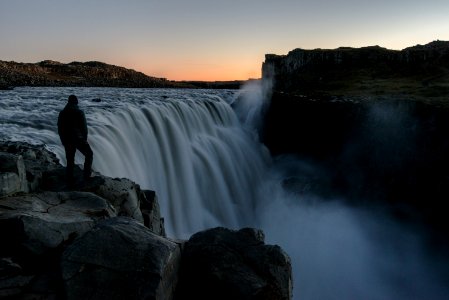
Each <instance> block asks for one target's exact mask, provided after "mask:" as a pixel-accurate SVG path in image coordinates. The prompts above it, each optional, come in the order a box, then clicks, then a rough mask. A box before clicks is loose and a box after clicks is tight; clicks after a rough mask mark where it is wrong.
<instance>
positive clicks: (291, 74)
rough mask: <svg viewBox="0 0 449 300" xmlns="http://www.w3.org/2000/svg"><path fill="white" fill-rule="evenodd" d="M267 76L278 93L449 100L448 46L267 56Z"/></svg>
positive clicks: (441, 43) (440, 43)
mask: <svg viewBox="0 0 449 300" xmlns="http://www.w3.org/2000/svg"><path fill="white" fill-rule="evenodd" d="M262 77H263V78H264V79H272V80H273V89H274V91H282V92H289V93H296V94H303V95H317V94H318V95H331V96H342V95H344V96H346V97H347V96H363V97H366V96H367V95H402V96H406V97H408V98H419V99H424V98H428V97H431V98H434V100H438V99H440V100H443V101H444V100H445V97H447V96H448V95H449V42H447V41H434V42H431V43H428V44H426V45H417V46H414V47H408V48H405V49H403V50H401V51H397V50H389V49H386V48H382V47H379V46H371V47H362V48H349V47H340V48H337V49H332V50H330V49H315V50H304V49H295V50H292V51H290V52H289V53H288V54H287V55H274V54H267V55H266V56H265V62H264V63H263V65H262Z"/></svg>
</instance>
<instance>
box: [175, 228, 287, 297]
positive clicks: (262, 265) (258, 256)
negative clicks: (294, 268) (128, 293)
mask: <svg viewBox="0 0 449 300" xmlns="http://www.w3.org/2000/svg"><path fill="white" fill-rule="evenodd" d="M264 239H265V236H264V234H263V232H262V231H260V230H255V229H252V228H244V229H241V230H239V231H234V230H229V229H226V228H220V227H217V228H214V229H210V230H206V231H203V232H199V233H196V234H194V235H193V236H192V237H191V238H190V239H189V241H188V242H187V243H186V244H185V246H184V254H183V262H182V266H181V268H182V271H181V278H180V288H179V293H180V294H181V296H180V297H179V299H199V300H206V299H216V300H221V299H223V300H225V299H260V300H262V299H266V300H270V299H279V300H281V299H291V297H292V279H291V277H290V275H288V274H290V273H291V265H290V258H289V257H288V256H287V254H286V253H285V252H284V251H282V249H281V248H280V247H279V246H271V245H265V243H264Z"/></svg>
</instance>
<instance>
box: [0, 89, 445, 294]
mask: <svg viewBox="0 0 449 300" xmlns="http://www.w3.org/2000/svg"><path fill="white" fill-rule="evenodd" d="M253 92H255V93H259V95H257V94H256V96H254V95H255V94H254V93H249V95H252V96H251V97H252V98H250V99H249V100H248V98H246V99H247V100H246V103H245V105H240V106H238V109H237V110H236V111H237V113H238V114H239V115H238V117H237V115H236V114H235V113H234V111H233V110H232V109H231V107H230V105H229V103H233V102H234V101H235V100H236V93H235V92H232V91H211V90H166V89H163V90H159V89H148V90H145V89H140V90H136V89H101V88H73V89H72V88H18V89H16V90H14V91H2V92H0V128H1V131H0V139H2V138H3V139H12V140H26V141H29V142H34V143H45V144H46V145H47V147H48V148H49V149H51V150H52V151H54V152H55V153H56V154H57V156H58V157H59V158H60V159H61V161H62V162H64V155H63V149H62V147H61V145H60V143H59V138H58V137H57V135H56V119H57V113H58V111H59V110H60V109H62V107H63V106H64V104H65V101H66V99H67V96H68V95H69V94H71V93H74V94H76V95H77V96H78V97H79V99H80V106H81V107H82V108H83V109H84V110H85V111H86V115H87V118H88V124H89V142H90V144H91V146H92V148H93V150H94V165H93V168H94V169H95V170H97V171H100V172H101V173H103V174H105V175H108V176H113V177H128V178H131V179H132V180H134V181H136V182H138V183H139V184H140V185H141V186H142V187H143V188H148V189H153V190H155V191H156V192H157V194H158V197H159V201H160V204H161V211H162V215H163V216H164V217H165V221H166V227H167V232H168V234H169V235H171V236H176V237H182V238H185V237H188V236H189V235H190V234H192V233H193V232H196V231H198V230H201V229H205V228H208V227H212V226H218V225H221V226H227V227H231V228H240V227H243V226H255V227H261V228H262V229H263V230H264V231H265V233H266V236H267V242H270V243H277V244H280V245H281V246H282V247H283V248H284V249H285V250H286V251H287V253H289V255H290V256H291V258H292V264H293V271H294V286H295V290H294V295H295V299H299V298H301V299H447V296H448V294H447V292H448V289H447V288H446V286H445V285H444V281H443V280H441V279H440V276H442V275H441V274H443V273H441V274H440V273H439V270H438V268H437V266H436V261H435V259H434V260H432V259H431V257H429V256H428V255H427V253H426V252H425V248H424V246H425V242H424V240H423V236H422V235H421V234H420V233H418V232H415V231H413V230H411V229H407V228H402V227H400V226H399V225H398V224H395V223H394V222H393V221H391V220H388V219H386V217H385V216H380V217H379V216H377V215H374V214H372V213H368V212H366V211H362V210H355V209H350V208H347V207H345V206H344V205H342V204H340V203H341V202H339V201H338V200H336V201H333V202H330V203H329V202H322V201H320V199H319V198H317V197H316V196H314V195H305V196H303V197H298V196H293V195H290V194H288V193H286V192H285V191H284V190H283V189H282V187H281V184H280V182H281V181H282V178H283V176H284V174H283V167H282V166H283V165H282V164H279V163H277V162H272V161H271V159H270V157H269V156H268V154H267V151H266V149H264V147H263V146H262V145H260V144H259V143H258V142H257V141H255V140H254V136H255V135H254V134H253V133H254V131H253V130H254V129H255V128H254V127H255V126H254V120H257V112H258V111H260V109H259V108H258V107H257V105H260V102H258V101H257V99H259V98H260V95H261V93H260V92H258V91H257V89H256V90H253ZM93 98H101V99H102V100H103V101H102V102H99V103H96V102H92V101H91V99H93ZM247 103H250V104H249V105H247ZM239 119H240V120H241V121H243V122H244V123H245V126H244V127H242V125H241V122H239ZM77 159H78V162H79V163H80V162H82V158H81V157H78V158H77ZM287 163H288V164H289V165H294V164H296V163H298V161H295V160H293V161H291V162H290V161H288V162H287ZM309 169H310V170H313V166H311V167H310V168H309Z"/></svg>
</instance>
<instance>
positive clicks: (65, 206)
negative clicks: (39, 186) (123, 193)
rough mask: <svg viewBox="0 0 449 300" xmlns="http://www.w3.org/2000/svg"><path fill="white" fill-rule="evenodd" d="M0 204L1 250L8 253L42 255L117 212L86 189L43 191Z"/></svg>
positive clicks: (9, 199)
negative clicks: (84, 190) (78, 190)
mask: <svg viewBox="0 0 449 300" xmlns="http://www.w3.org/2000/svg"><path fill="white" fill-rule="evenodd" d="M0 204H1V205H0V233H1V236H2V251H1V252H3V253H5V252H6V254H8V255H11V254H14V253H15V252H16V251H18V250H20V251H22V250H24V249H25V250H26V251H27V252H29V253H31V254H32V255H42V254H44V253H45V252H47V251H49V250H51V249H55V248H57V247H59V246H60V245H62V244H63V243H64V242H66V241H68V240H69V239H73V238H74V237H76V236H80V235H83V234H84V233H85V232H87V231H89V230H90V229H91V228H93V227H94V225H95V222H96V221H98V220H100V219H104V218H109V217H112V216H115V210H114V208H113V207H112V206H111V205H110V204H109V203H108V202H107V201H106V200H105V199H103V198H100V197H98V196H96V195H94V194H92V193H86V192H61V193H56V192H43V193H40V194H35V195H24V196H19V197H9V198H5V199H2V201H1V202H0Z"/></svg>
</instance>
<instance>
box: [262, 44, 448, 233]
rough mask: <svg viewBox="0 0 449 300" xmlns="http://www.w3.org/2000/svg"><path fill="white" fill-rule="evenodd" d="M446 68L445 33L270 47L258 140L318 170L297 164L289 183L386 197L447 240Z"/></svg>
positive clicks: (359, 200)
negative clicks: (280, 52) (356, 43)
mask: <svg viewBox="0 0 449 300" xmlns="http://www.w3.org/2000/svg"><path fill="white" fill-rule="evenodd" d="M448 70H449V42H442V41H436V42H432V43H430V44H427V45H424V46H415V47H410V48H406V49H404V50H402V51H393V50H387V49H384V48H380V47H365V48H360V49H352V48H339V49H335V50H321V49H317V50H301V49H296V50H293V51H291V52H290V53H289V54H288V55H286V56H277V55H267V57H266V61H265V63H264V65H263V75H264V79H265V80H269V79H273V80H274V87H273V93H272V95H271V99H270V101H269V104H268V105H267V108H266V114H265V116H264V122H263V123H264V128H263V130H262V133H261V137H262V140H263V142H264V143H265V145H267V146H268V148H269V149H270V151H271V153H272V154H274V155H283V154H293V155H296V156H299V157H300V158H301V159H302V160H304V161H306V162H311V163H312V165H314V166H316V167H317V169H319V170H320V174H321V175H320V176H317V175H316V174H315V175H311V176H310V175H308V174H302V173H301V174H296V175H295V174H294V175H292V176H291V177H290V178H288V179H287V180H286V181H285V186H286V187H288V188H290V189H291V190H292V191H294V192H299V193H303V192H304V191H305V189H311V190H309V192H311V193H313V194H315V195H319V196H321V197H323V198H335V197H339V198H341V199H346V200H347V201H349V202H350V203H351V204H354V205H362V206H366V205H372V206H377V207H388V209H390V210H392V212H393V213H394V214H395V215H397V216H398V217H400V218H402V219H407V220H412V221H413V222H415V221H418V222H423V223H424V224H426V225H430V226H431V227H432V228H434V229H436V230H437V231H439V232H441V233H442V234H443V236H444V237H445V239H446V241H449V231H448V230H447V228H449V222H448V219H447V215H446V213H445V212H446V211H447V209H448V204H447V201H446V200H445V199H448V197H449V188H448V187H449V177H448V176H447V174H448V173H447V170H448V169H449V159H448V156H447V153H448V151H449V105H448V103H449V102H448V100H449V72H448ZM323 174H324V175H323ZM314 176H315V177H314Z"/></svg>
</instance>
